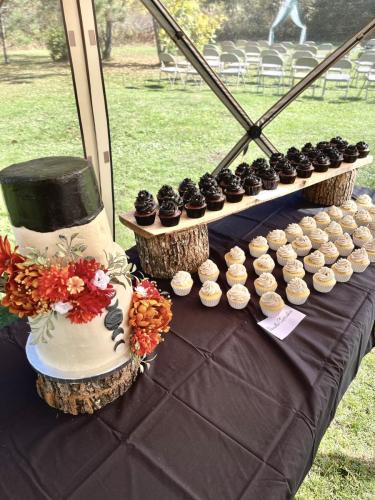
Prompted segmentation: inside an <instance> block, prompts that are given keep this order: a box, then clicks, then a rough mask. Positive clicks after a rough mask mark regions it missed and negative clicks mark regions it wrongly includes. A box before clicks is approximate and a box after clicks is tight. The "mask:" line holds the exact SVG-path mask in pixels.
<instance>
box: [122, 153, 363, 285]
mask: <svg viewBox="0 0 375 500" xmlns="http://www.w3.org/2000/svg"><path fill="white" fill-rule="evenodd" d="M372 161H373V158H372V156H367V157H366V158H361V159H359V160H357V161H356V162H355V163H342V164H341V165H340V167H338V168H330V169H328V171H327V172H323V173H319V172H313V173H312V175H311V177H310V178H308V179H301V178H299V177H297V179H296V181H295V182H294V183H293V184H279V186H278V187H277V189H274V190H270V191H267V190H263V191H260V193H259V194H258V195H256V196H244V197H243V199H242V200H241V201H240V202H239V203H227V202H226V203H225V204H224V207H223V209H222V210H219V211H217V212H211V211H206V213H205V215H204V216H203V217H202V218H200V219H190V218H188V217H187V215H186V213H183V214H182V215H181V219H180V223H179V224H178V225H177V226H175V227H164V226H162V225H161V223H160V221H159V220H158V218H156V220H155V222H154V224H152V225H151V226H138V224H137V222H136V220H135V217H134V212H127V213H124V214H121V215H120V221H121V222H122V223H123V224H124V225H125V226H126V227H128V228H130V229H132V230H133V231H134V233H135V237H136V242H137V248H138V253H139V257H140V260H141V264H142V267H143V270H144V271H145V272H146V273H147V274H149V275H151V276H153V277H154V278H171V277H172V276H173V275H174V274H175V273H176V272H177V271H181V270H184V271H189V272H195V271H197V269H198V267H199V265H200V264H201V263H202V262H204V261H205V260H206V259H207V258H208V255H209V244H208V231H207V224H208V223H209V222H214V221H216V220H218V219H222V218H224V217H226V216H228V215H232V214H234V213H237V212H242V211H243V210H246V209H248V208H250V207H252V206H255V205H259V204H260V203H265V202H267V201H270V200H274V199H275V198H280V197H281V196H286V195H288V194H291V193H294V192H295V191H300V190H301V189H303V190H304V196H305V197H306V198H307V199H308V200H310V201H312V202H314V203H317V204H320V205H324V206H328V205H341V204H342V203H343V202H344V201H345V200H348V199H349V198H350V197H351V195H352V192H353V187H354V182H355V178H356V171H357V169H358V168H359V167H363V166H365V165H369V164H370V163H372Z"/></svg>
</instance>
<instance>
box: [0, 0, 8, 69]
mask: <svg viewBox="0 0 375 500" xmlns="http://www.w3.org/2000/svg"><path fill="white" fill-rule="evenodd" d="M3 3H4V2H3V1H2V0H0V39H1V45H2V48H3V56H4V64H8V63H9V58H8V52H7V44H6V40H5V28H4V22H3V12H4V8H3V7H2V4H3Z"/></svg>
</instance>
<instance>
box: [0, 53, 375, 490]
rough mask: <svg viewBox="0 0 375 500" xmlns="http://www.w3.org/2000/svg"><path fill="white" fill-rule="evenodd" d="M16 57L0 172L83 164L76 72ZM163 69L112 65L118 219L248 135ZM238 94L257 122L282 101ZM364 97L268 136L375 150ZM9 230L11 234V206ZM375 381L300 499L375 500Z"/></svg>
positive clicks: (121, 236)
mask: <svg viewBox="0 0 375 500" xmlns="http://www.w3.org/2000/svg"><path fill="white" fill-rule="evenodd" d="M10 57H11V60H12V64H11V65H9V66H7V67H5V66H2V65H0V102H1V120H0V169H1V168H4V167H5V166H7V165H9V164H11V163H14V162H18V161H22V160H27V159H30V158H37V157H41V156H48V155H82V147H81V139H80V132H79V126H78V121H77V116H76V108H75V101H74V96H73V91H72V87H71V79H70V73H69V68H68V67H67V66H66V65H63V64H54V63H52V62H50V61H49V59H48V57H47V54H46V52H45V51H42V50H33V51H29V52H17V53H10ZM156 64H157V60H156V56H155V50H154V48H153V47H130V48H122V49H116V50H115V52H114V58H113V61H111V62H110V63H108V64H106V65H105V69H104V73H105V82H106V90H107V99H108V107H109V112H110V126H111V135H112V147H113V161H114V176H115V195H116V196H115V197H116V211H117V213H118V212H119V211H121V210H129V209H131V208H132V204H133V201H134V197H135V195H136V193H137V191H138V190H139V189H149V190H151V191H153V192H154V193H156V191H157V189H158V188H159V187H160V186H161V185H162V184H163V183H171V184H174V185H177V183H178V182H179V181H180V180H182V178H184V177H186V176H189V177H192V178H193V179H195V180H197V179H198V178H199V176H200V175H202V174H203V173H204V172H205V171H207V170H212V169H213V168H214V167H215V166H216V165H217V163H218V161H219V160H220V159H221V158H222V157H223V156H224V155H225V154H226V152H227V151H228V150H229V148H230V147H231V146H232V145H234V143H235V142H236V141H237V140H238V139H239V138H240V137H241V135H242V134H243V130H242V129H241V127H240V126H239V125H238V124H237V123H236V122H235V121H234V120H233V119H232V118H231V116H230V115H229V113H228V112H227V111H226V109H225V108H224V107H223V105H222V104H221V103H220V102H219V101H218V100H217V99H216V98H215V96H213V95H212V94H211V92H210V91H209V90H208V89H207V88H206V87H205V86H204V85H203V86H202V87H199V85H193V84H189V85H188V86H187V87H186V88H184V87H183V86H182V85H181V84H179V85H176V86H175V87H174V88H173V89H171V88H170V86H169V84H168V83H167V82H165V81H163V82H162V83H161V84H160V83H159V80H158V71H157V67H156ZM233 92H234V94H235V96H236V97H237V98H238V100H239V101H240V103H241V104H242V106H243V107H244V108H245V110H246V111H247V112H248V113H249V115H250V117H251V118H252V119H253V120H256V119H258V118H259V117H260V116H261V115H262V114H263V113H264V112H265V111H266V110H267V109H268V108H269V107H270V106H271V105H272V103H274V102H275V101H276V99H278V96H276V95H275V93H274V90H273V89H267V90H266V92H265V94H264V95H257V94H256V92H255V88H254V86H253V85H247V86H246V88H245V89H244V88H240V89H238V90H237V89H235V87H233ZM357 93H358V89H351V91H350V97H349V99H348V100H347V101H344V100H343V99H342V95H343V93H341V92H337V91H335V90H331V91H329V92H328V93H327V95H326V98H325V100H324V101H323V100H321V99H319V98H315V99H313V98H312V97H311V95H310V94H311V91H307V92H306V94H305V95H304V96H303V97H301V98H300V99H298V100H297V101H296V102H295V103H294V104H293V105H291V106H290V107H289V108H288V109H287V110H286V111H284V112H283V113H282V114H281V115H280V116H279V117H277V119H276V120H275V121H274V122H272V124H271V125H270V126H269V127H267V128H266V129H265V133H266V135H267V136H268V137H269V139H270V140H271V141H272V142H273V143H274V144H275V145H276V146H277V147H278V148H279V149H280V150H281V151H284V150H285V149H286V148H287V147H289V146H291V145H296V146H301V145H302V144H304V143H305V142H307V141H311V142H314V141H319V140H323V139H327V138H328V139H329V138H330V137H332V136H333V135H342V136H344V137H346V138H348V139H349V140H350V141H351V142H357V141H358V140H361V139H366V140H367V141H368V142H369V143H370V146H371V147H372V148H375V106H374V103H375V101H374V100H373V99H371V100H369V101H368V103H366V102H365V101H364V100H363V99H358V98H357V97H356V96H357ZM317 94H318V95H319V92H317ZM373 96H374V94H373V95H372V96H371V97H373ZM257 156H261V153H260V151H259V150H258V149H257V148H256V146H252V147H251V148H250V149H249V152H248V158H254V157H257ZM359 183H360V184H362V185H367V186H373V187H375V174H374V171H373V169H372V167H371V166H370V167H367V168H364V169H362V170H361V171H360V174H359ZM0 228H1V233H4V232H7V231H8V230H9V223H8V221H7V218H6V214H5V208H4V205H3V203H2V201H0ZM116 231H117V240H118V241H119V243H121V244H122V245H124V246H125V247H128V246H129V245H131V244H132V242H133V237H132V234H131V232H130V231H129V230H127V229H125V228H124V227H122V226H121V225H120V224H119V223H117V227H116ZM1 321H5V318H4V317H3V316H2V312H1V310H0V324H1ZM374 374H375V354H374V353H372V354H370V355H368V356H367V357H366V359H365V360H364V362H363V363H362V366H361V368H360V370H359V373H358V376H357V378H356V380H355V381H354V382H353V384H352V386H351V388H350V390H349V391H348V393H347V394H346V395H345V397H344V399H343V401H342V403H341V405H340V407H339V409H338V412H337V415H336V418H335V420H334V421H333V423H332V425H331V426H330V428H329V429H328V431H327V433H326V435H325V437H324V438H323V441H322V443H321V446H320V448H319V452H318V455H317V457H316V460H315V463H314V466H313V467H312V469H311V471H310V473H309V475H308V477H307V478H306V480H305V481H304V483H303V485H302V487H301V489H300V491H299V493H298V495H297V498H298V499H300V500H302V499H306V500H315V499H316V500H323V499H337V498H340V499H349V498H350V499H352V498H353V499H354V498H360V499H370V498H374V491H375V465H374V463H375V456H374V442H373V440H374V438H373V436H374V435H375V389H374Z"/></svg>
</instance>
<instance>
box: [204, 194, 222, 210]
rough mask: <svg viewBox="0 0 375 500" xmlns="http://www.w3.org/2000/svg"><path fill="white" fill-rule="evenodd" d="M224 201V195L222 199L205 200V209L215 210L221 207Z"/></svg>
mask: <svg viewBox="0 0 375 500" xmlns="http://www.w3.org/2000/svg"><path fill="white" fill-rule="evenodd" d="M224 202H225V198H224V196H223V199H222V200H214V201H206V203H207V210H209V211H210V212H217V211H219V210H221V209H222V208H223V206H224Z"/></svg>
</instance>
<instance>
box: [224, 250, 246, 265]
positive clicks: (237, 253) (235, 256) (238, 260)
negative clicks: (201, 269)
mask: <svg viewBox="0 0 375 500" xmlns="http://www.w3.org/2000/svg"><path fill="white" fill-rule="evenodd" d="M224 258H225V262H226V263H227V266H228V267H229V266H231V265H232V264H243V263H244V262H245V260H246V255H245V252H244V251H243V250H242V249H241V248H240V247H238V246H235V247H233V248H231V249H230V250H229V252H227V253H226V254H225V255H224Z"/></svg>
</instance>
